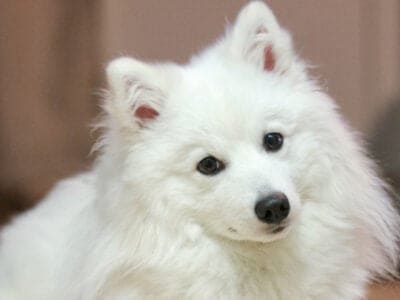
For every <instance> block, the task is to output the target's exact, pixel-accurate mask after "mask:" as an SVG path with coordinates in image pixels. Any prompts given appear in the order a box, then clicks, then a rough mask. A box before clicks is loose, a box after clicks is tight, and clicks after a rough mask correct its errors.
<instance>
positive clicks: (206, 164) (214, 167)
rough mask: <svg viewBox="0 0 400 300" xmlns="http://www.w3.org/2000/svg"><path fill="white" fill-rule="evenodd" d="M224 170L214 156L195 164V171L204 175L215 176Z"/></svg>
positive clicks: (222, 165)
mask: <svg viewBox="0 0 400 300" xmlns="http://www.w3.org/2000/svg"><path fill="white" fill-rule="evenodd" d="M224 168H225V166H224V164H223V163H222V162H221V161H220V160H218V159H216V158H215V157H214V156H207V157H205V158H203V159H202V160H201V161H200V162H199V163H198V164H197V170H198V171H199V172H200V173H202V174H204V175H215V174H217V173H219V172H220V171H222V170H223V169H224Z"/></svg>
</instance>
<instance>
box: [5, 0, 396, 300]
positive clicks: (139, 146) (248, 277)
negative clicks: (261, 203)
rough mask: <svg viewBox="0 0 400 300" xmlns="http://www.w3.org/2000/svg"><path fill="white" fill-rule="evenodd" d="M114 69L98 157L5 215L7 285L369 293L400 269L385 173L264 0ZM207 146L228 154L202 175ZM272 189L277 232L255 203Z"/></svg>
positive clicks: (219, 294)
mask: <svg viewBox="0 0 400 300" xmlns="http://www.w3.org/2000/svg"><path fill="white" fill-rule="evenodd" d="M107 76H108V82H109V88H110V89H109V95H108V96H107V97H106V99H105V101H104V111H105V116H104V118H103V121H102V123H101V125H100V126H101V127H102V128H103V129H104V134H103V136H102V138H101V140H100V141H99V142H98V144H97V145H96V149H97V150H99V151H100V155H99V157H98V160H97V162H96V163H95V165H94V166H93V168H92V170H91V171H90V172H87V173H85V174H81V175H78V176H76V177H74V178H71V179H68V180H65V181H63V182H61V183H59V184H58V185H57V186H56V187H55V188H54V189H53V191H52V192H51V193H50V194H49V195H48V196H47V197H46V199H44V200H43V202H41V203H40V204H39V205H38V206H37V207H36V208H35V209H33V210H32V211H30V212H27V213H25V214H24V215H22V216H20V217H18V218H16V219H15V220H14V221H13V222H12V224H11V225H9V226H8V227H6V228H5V229H4V231H3V232H2V235H1V242H0V243H1V244H0V246H1V248H0V299H7V300H22V299H24V300H25V299H32V300H33V299H40V300H47V299H48V300H50V299H58V300H60V299H68V300H71V299H85V300H90V299H113V300H118V299H269V300H273V299H285V300H290V299H325V300H328V299H341V300H343V299H361V298H363V296H364V295H365V288H366V284H367V283H368V282H369V281H370V280H373V279H375V278H378V277H379V278H380V277H386V276H392V275H395V269H396V265H397V263H398V250H399V249H398V241H399V225H400V224H399V222H400V221H399V219H400V218H399V215H398V213H397V212H396V210H395V209H394V205H393V203H392V200H391V199H390V197H389V196H388V194H387V192H386V191H385V184H384V183H383V182H382V181H381V180H380V179H379V178H378V177H377V175H376V171H375V166H374V164H373V163H372V162H371V160H370V159H368V158H367V156H366V154H365V153H364V151H363V149H362V147H361V146H360V142H359V140H358V138H357V136H356V135H355V134H354V133H353V131H352V129H350V128H349V127H348V126H347V125H346V123H345V122H344V121H343V119H342V118H341V116H340V115H339V113H338V112H337V110H336V106H335V104H334V103H333V101H332V100H331V99H330V98H329V97H328V96H327V95H326V94H325V93H324V92H323V91H321V90H320V89H319V87H318V86H317V84H316V83H315V82H314V81H313V80H311V79H310V77H309V76H308V75H307V72H306V67H305V64H304V63H303V62H302V61H301V60H300V59H299V58H298V57H297V56H296V54H295V53H294V50H293V46H292V42H291V38H290V35H289V34H288V33H287V32H286V31H285V30H284V29H283V28H282V27H281V26H279V24H278V22H277V21H276V19H275V17H274V16H273V14H272V12H271V11H270V10H269V8H268V7H267V6H266V5H265V4H264V3H262V2H252V3H250V4H248V5H247V6H246V7H244V8H243V10H242V11H241V12H240V14H239V16H238V18H237V20H236V22H235V24H234V25H233V26H232V27H231V28H230V29H228V30H227V32H226V34H225V35H224V37H223V38H222V39H221V40H219V41H218V42H217V43H216V44H215V45H213V46H211V47H210V48H208V49H206V50H205V51H203V52H202V53H200V54H199V55H198V56H196V57H194V58H193V59H192V60H191V62H190V63H189V64H188V65H186V66H179V65H176V64H147V63H143V62H139V61H137V60H135V59H132V58H120V59H117V60H115V61H113V62H111V64H110V65H109V66H108V68H107ZM143 108H144V109H143ZM149 112H150V113H149ZM268 132H280V133H282V134H283V136H284V138H285V140H284V144H283V148H282V149H281V150H280V151H277V152H273V153H272V152H266V151H265V149H264V148H263V145H262V140H263V135H264V134H266V133H268ZM207 155H214V156H216V157H218V158H219V159H220V160H222V161H223V162H224V163H225V165H226V168H225V169H224V170H223V171H222V172H220V173H219V174H217V175H215V176H205V175H203V174H201V173H199V172H198V171H197V170H196V165H197V163H198V162H199V161H200V160H201V159H202V158H204V157H206V156H207ZM273 191H281V192H283V193H285V194H286V195H287V196H288V198H289V201H290V205H291V212H290V215H289V217H288V219H287V222H286V223H287V227H286V229H285V230H283V231H282V232H280V233H275V234H274V233H272V229H271V226H269V225H267V224H265V223H262V222H260V221H259V220H258V219H257V217H256V215H255V213H254V206H255V203H256V200H257V199H258V198H259V197H260V195H267V194H269V193H271V192H273Z"/></svg>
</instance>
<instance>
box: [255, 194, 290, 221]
mask: <svg viewBox="0 0 400 300" xmlns="http://www.w3.org/2000/svg"><path fill="white" fill-rule="evenodd" d="M255 212H256V215H257V217H258V219H259V220H260V221H262V222H265V223H268V224H279V223H280V222H281V221H283V220H284V219H286V217H287V216H288V215H289V212H290V204H289V200H288V198H287V197H286V195H285V194H283V193H273V194H270V195H268V196H267V197H265V198H262V199H261V200H259V201H258V202H257V203H256V207H255Z"/></svg>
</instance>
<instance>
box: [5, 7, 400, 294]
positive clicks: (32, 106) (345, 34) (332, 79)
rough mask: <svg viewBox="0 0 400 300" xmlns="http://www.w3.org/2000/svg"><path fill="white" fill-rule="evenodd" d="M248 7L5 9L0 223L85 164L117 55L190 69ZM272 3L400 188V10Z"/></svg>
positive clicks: (389, 291)
mask: <svg viewBox="0 0 400 300" xmlns="http://www.w3.org/2000/svg"><path fill="white" fill-rule="evenodd" d="M245 2H246V1H245V0H238V1H232V0H218V1H211V0H204V1H187V0H170V1H159V0H147V1H140V0H118V1H111V0H99V1H52V0H37V1H12V0H9V1H7V0H5V1H0V65H1V69H0V219H2V218H4V217H5V216H7V215H9V214H10V213H11V212H13V211H19V210H21V209H22V208H23V207H28V206H31V205H32V204H33V203H34V202H35V201H36V200H38V199H39V198H40V197H41V196H42V195H43V194H44V193H45V192H46V191H47V190H48V189H49V188H50V187H51V185H53V184H54V183H55V182H56V181H57V180H59V179H60V178H62V177H65V176H67V175H69V174H72V173H74V172H78V171H80V170H82V169H83V168H85V167H86V166H88V165H89V163H90V161H91V159H90V157H88V152H89V149H90V145H91V143H92V141H93V139H92V138H91V136H90V133H89V128H88V124H89V123H90V122H91V120H92V119H93V117H94V116H95V115H96V112H97V103H96V101H95V100H94V98H95V97H93V92H94V91H95V90H96V88H98V87H101V84H100V82H101V79H100V78H102V76H103V74H102V69H103V66H104V62H105V61H108V60H109V59H110V58H113V57H115V56H118V55H121V54H130V55H135V56H137V57H140V58H144V59H150V60H155V59H156V60H162V59H172V60H177V61H180V62H182V61H185V60H187V58H188V57H189V55H190V54H192V53H193V52H196V51H198V50H199V49H201V48H202V47H203V46H205V45H207V44H208V43H210V42H211V41H213V40H214V39H215V38H217V37H218V36H219V35H220V33H221V32H222V31H223V29H224V26H225V23H226V21H225V17H227V18H228V19H229V20H231V21H232V20H233V19H234V16H235V15H236V13H237V11H238V9H239V8H240V7H241V6H242V4H243V3H245ZM268 3H270V5H271V6H272V7H273V9H274V10H275V12H276V14H277V15H278V17H279V19H280V20H281V22H282V24H284V25H285V26H286V27H287V28H288V29H289V30H290V31H291V32H293V35H294V37H295V41H296V45H297V48H298V49H299V50H300V52H301V53H302V55H303V56H304V57H306V58H307V59H308V60H310V61H311V62H312V63H313V64H315V65H316V66H318V69H317V70H316V72H315V73H316V74H319V75H320V77H321V78H322V79H323V82H325V80H326V82H327V84H326V85H327V86H328V87H329V91H330V93H331V94H332V95H333V96H335V98H336V99H337V101H338V102H339V103H340V105H341V106H342V108H343V111H344V114H345V115H346V116H347V117H348V118H349V119H350V122H351V123H352V124H354V125H355V126H356V127H357V128H358V129H360V130H361V131H363V132H364V133H366V134H369V133H372V132H374V133H377V136H375V139H374V140H376V141H379V144H380V145H384V146H383V147H374V149H376V151H377V153H378V154H379V158H380V159H381V160H385V159H386V158H387V161H385V166H388V168H389V169H388V171H387V174H390V175H391V176H392V177H393V178H398V179H397V180H400V157H399V155H398V153H395V151H398V150H396V149H398V148H396V145H397V146H398V145H399V143H400V141H399V140H400V136H399V135H398V130H393V128H399V127H396V126H400V123H399V122H400V116H399V115H398V113H397V114H395V115H393V113H392V112H393V111H396V110H394V109H392V107H399V106H400V104H399V103H400V101H399V99H400V97H399V95H400V94H399V84H398V83H399V82H400V59H399V57H398V54H399V53H400V2H399V1H398V0H385V1H374V0H353V1H348V0H324V1H321V0H302V1H290V0H270V1H268ZM390 103H391V104H392V106H389V104H390ZM386 111H387V112H388V114H386ZM389 115H390V118H389V117H388V116H389ZM378 120H380V121H379V122H378V123H377V121H378ZM376 124H378V129H379V128H389V129H387V130H384V131H383V132H382V131H379V130H377V129H376V128H374V126H376ZM389 132H392V133H391V134H389ZM396 132H397V133H396ZM377 143H378V142H377ZM386 145H390V147H386ZM390 151H392V152H390ZM395 182H396V181H395ZM397 182H399V181H397ZM370 299H400V291H399V288H398V287H397V288H394V289H393V288H382V287H381V286H379V287H376V288H374V289H373V292H372V293H371V297H370Z"/></svg>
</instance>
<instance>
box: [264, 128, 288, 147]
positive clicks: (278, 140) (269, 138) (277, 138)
mask: <svg viewBox="0 0 400 300" xmlns="http://www.w3.org/2000/svg"><path fill="white" fill-rule="evenodd" d="M282 145H283V136H282V134H280V133H278V132H271V133H267V134H266V135H265V136H264V148H265V150H267V151H278V150H279V149H280V148H281V147H282Z"/></svg>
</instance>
